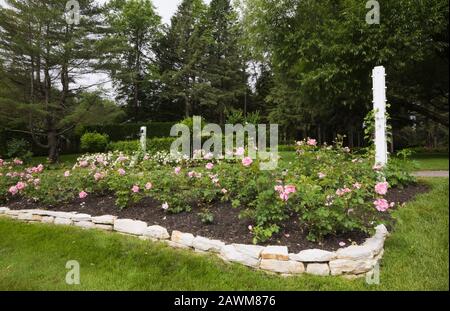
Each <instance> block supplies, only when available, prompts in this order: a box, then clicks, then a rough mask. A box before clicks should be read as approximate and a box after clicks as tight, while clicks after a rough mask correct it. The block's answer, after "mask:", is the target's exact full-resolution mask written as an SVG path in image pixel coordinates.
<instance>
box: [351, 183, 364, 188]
mask: <svg viewBox="0 0 450 311" xmlns="http://www.w3.org/2000/svg"><path fill="white" fill-rule="evenodd" d="M361 187H362V185H361V184H360V183H359V182H356V183H354V184H353V188H355V189H361Z"/></svg>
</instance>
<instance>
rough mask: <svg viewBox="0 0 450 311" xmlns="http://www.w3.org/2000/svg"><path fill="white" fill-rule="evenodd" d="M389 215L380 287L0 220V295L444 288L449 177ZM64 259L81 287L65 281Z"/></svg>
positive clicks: (433, 182) (135, 241) (114, 236)
mask: <svg viewBox="0 0 450 311" xmlns="http://www.w3.org/2000/svg"><path fill="white" fill-rule="evenodd" d="M426 182H427V183H428V184H430V185H431V187H432V191H431V192H430V193H427V194H423V195H420V196H419V197H418V198H417V199H416V200H415V201H414V202H412V203H410V204H408V205H407V206H406V207H404V208H402V209H400V210H398V211H396V212H395V213H394V215H395V217H396V218H397V220H398V224H397V226H396V229H395V232H393V233H392V235H391V237H390V238H389V239H388V240H387V242H386V251H385V255H384V259H383V261H382V267H381V277H380V280H381V284H380V285H368V284H366V283H365V281H364V279H359V280H353V281H351V280H346V279H343V278H341V277H313V276H308V275H301V276H298V277H290V278H282V277H278V276H272V275H267V274H264V273H262V272H258V271H253V270H250V269H247V268H246V267H243V266H240V265H236V264H226V263H224V262H222V261H221V260H220V259H218V258H216V257H213V256H210V255H200V254H196V253H194V252H190V251H184V250H175V249H171V248H169V247H167V246H165V245H163V244H160V243H152V242H147V241H141V240H138V239H135V238H132V237H127V236H122V235H119V234H115V233H106V232H100V231H85V230H81V229H78V228H74V227H59V226H54V225H44V224H27V223H21V222H18V221H13V220H9V219H6V218H4V217H0V237H1V239H0V290H448V289H449V285H448V277H449V275H448V270H449V261H448V245H449V243H448V237H449V232H448V230H449V227H448V179H440V178H434V179H427V180H426ZM68 260H77V261H78V262H79V263H80V266H81V284H80V285H67V284H66V283H65V275H66V273H67V271H68V270H67V269H66V268H65V265H66V262H67V261H68Z"/></svg>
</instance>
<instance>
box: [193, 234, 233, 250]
mask: <svg viewBox="0 0 450 311" xmlns="http://www.w3.org/2000/svg"><path fill="white" fill-rule="evenodd" d="M192 246H193V247H194V248H195V250H199V251H204V252H208V251H209V252H214V253H220V250H221V249H222V247H224V246H225V243H224V242H222V241H220V240H210V239H207V238H204V237H201V236H197V237H196V238H195V239H194V241H193V242H192Z"/></svg>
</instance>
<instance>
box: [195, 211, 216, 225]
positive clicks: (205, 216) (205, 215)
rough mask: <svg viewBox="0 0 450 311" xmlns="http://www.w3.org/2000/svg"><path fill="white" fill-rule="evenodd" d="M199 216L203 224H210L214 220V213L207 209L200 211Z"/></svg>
mask: <svg viewBox="0 0 450 311" xmlns="http://www.w3.org/2000/svg"><path fill="white" fill-rule="evenodd" d="M198 216H199V217H200V221H201V222H202V224H205V225H209V224H212V223H213V222H214V214H213V213H211V212H210V211H209V210H207V209H205V210H204V211H203V212H201V213H198Z"/></svg>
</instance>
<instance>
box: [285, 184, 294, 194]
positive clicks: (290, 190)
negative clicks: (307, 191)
mask: <svg viewBox="0 0 450 311" xmlns="http://www.w3.org/2000/svg"><path fill="white" fill-rule="evenodd" d="M284 192H285V193H287V194H289V193H296V192H297V188H295V186H294V185H287V186H285V187H284Z"/></svg>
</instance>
